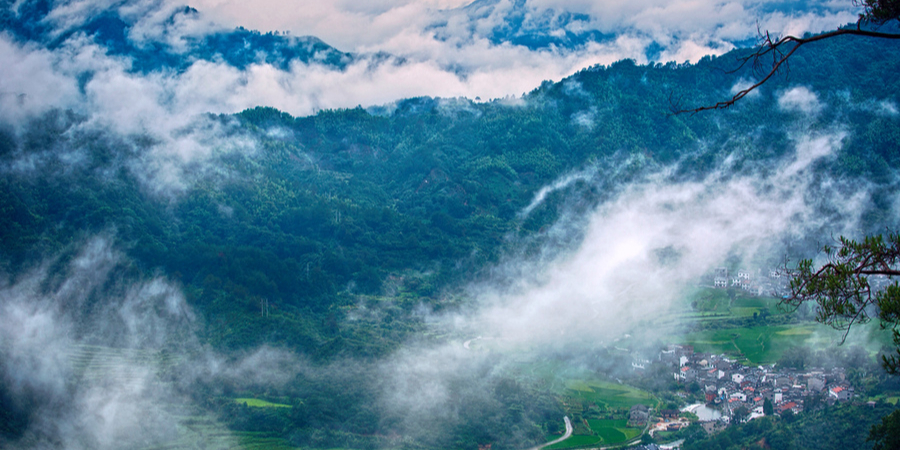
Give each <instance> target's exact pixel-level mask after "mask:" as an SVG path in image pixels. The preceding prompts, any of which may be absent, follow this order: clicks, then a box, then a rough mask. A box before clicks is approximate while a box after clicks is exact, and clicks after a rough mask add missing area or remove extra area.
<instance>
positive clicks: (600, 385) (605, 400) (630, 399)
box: [566, 380, 657, 408]
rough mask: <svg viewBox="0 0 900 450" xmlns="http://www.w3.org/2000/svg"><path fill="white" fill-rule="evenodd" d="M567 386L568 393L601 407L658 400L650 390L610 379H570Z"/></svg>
mask: <svg viewBox="0 0 900 450" xmlns="http://www.w3.org/2000/svg"><path fill="white" fill-rule="evenodd" d="M566 387H567V390H566V395H568V396H570V397H573V398H577V399H578V400H580V401H581V402H583V403H594V404H596V405H597V406H599V407H601V408H631V407H632V406H634V405H637V404H638V403H642V404H645V405H648V406H652V405H654V404H656V402H657V400H656V398H655V397H653V396H652V395H651V394H650V393H649V392H646V391H642V390H640V389H638V388H634V387H631V386H626V385H624V384H617V383H612V382H609V381H583V380H578V381H570V382H569V383H567V384H566Z"/></svg>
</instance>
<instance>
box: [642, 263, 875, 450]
mask: <svg viewBox="0 0 900 450" xmlns="http://www.w3.org/2000/svg"><path fill="white" fill-rule="evenodd" d="M754 272H755V273H754ZM882 278H884V277H873V280H872V284H873V286H875V287H876V288H879V287H882V285H884V284H887V283H888V281H889V280H887V279H882ZM701 284H702V285H706V286H708V287H713V288H718V289H740V290H741V291H743V292H745V293H746V294H749V295H753V296H764V295H765V296H772V297H775V298H785V297H787V296H788V295H790V275H789V274H788V273H786V272H785V271H784V270H780V269H768V270H763V269H759V270H756V271H750V270H739V271H736V273H732V274H729V271H728V270H727V269H726V268H718V269H716V270H715V271H714V272H713V273H711V274H709V275H708V276H707V277H706V278H705V279H704V280H703V281H702V282H701ZM654 365H656V366H657V367H655V368H654V367H652V366H654ZM659 366H663V367H665V369H661V368H660V367H659ZM631 367H632V369H633V370H634V372H635V374H636V375H641V374H649V373H656V374H659V373H668V374H670V376H671V377H672V379H673V380H674V381H675V382H677V384H678V385H679V386H681V387H682V388H683V389H684V391H688V390H690V391H693V392H695V393H696V392H697V391H700V392H701V393H702V394H701V395H700V396H699V397H700V398H701V399H702V401H701V402H698V403H694V404H691V405H689V406H686V407H683V408H681V409H680V410H659V411H654V412H651V410H650V409H649V408H648V407H647V406H646V405H643V404H638V405H634V406H633V407H632V408H631V410H630V412H629V416H628V418H629V420H628V424H629V426H634V427H647V429H648V430H649V434H650V435H651V436H652V435H653V434H654V433H655V432H659V431H677V430H679V429H681V428H683V427H686V426H688V425H690V424H691V423H692V422H698V423H699V424H700V425H701V426H702V427H703V429H704V431H706V433H708V434H714V433H716V432H718V431H721V430H722V429H724V428H725V427H726V426H727V425H728V424H731V423H740V422H746V421H750V420H753V419H756V418H758V417H762V416H766V415H773V414H777V415H784V414H797V413H800V412H802V411H803V410H804V408H805V407H813V406H815V405H813V404H812V403H815V404H822V403H827V404H834V403H837V402H848V401H850V400H851V399H853V397H854V387H853V386H852V385H851V384H850V382H849V381H848V379H847V374H846V370H845V369H844V368H842V367H833V368H830V369H824V368H809V369H808V370H797V369H794V368H790V367H779V366H777V365H776V364H768V365H756V366H754V365H746V364H745V363H742V362H740V361H738V360H736V359H733V358H729V357H727V356H726V355H725V354H713V353H703V352H695V351H694V347H693V346H691V345H680V344H670V345H668V346H667V347H666V348H664V349H661V350H660V351H659V353H658V354H657V355H655V357H647V356H643V357H642V356H633V359H632V363H631ZM652 369H655V370H652ZM688 386H690V387H691V388H692V389H688V388H687V387H688ZM684 391H682V392H680V393H679V395H682V396H684V397H685V398H686V397H687V395H686V394H685V393H684ZM696 398H697V395H694V399H696ZM870 403H872V402H870ZM686 413H689V414H686Z"/></svg>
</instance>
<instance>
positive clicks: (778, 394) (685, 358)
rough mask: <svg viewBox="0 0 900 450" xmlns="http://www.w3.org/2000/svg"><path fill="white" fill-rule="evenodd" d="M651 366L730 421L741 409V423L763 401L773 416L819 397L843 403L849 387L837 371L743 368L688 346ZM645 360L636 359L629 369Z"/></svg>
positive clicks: (673, 347)
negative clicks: (699, 393)
mask: <svg viewBox="0 0 900 450" xmlns="http://www.w3.org/2000/svg"><path fill="white" fill-rule="evenodd" d="M655 363H657V364H665V365H666V366H667V367H669V368H671V370H672V372H671V373H672V376H673V377H674V379H675V380H677V381H679V382H681V383H684V384H691V383H697V386H700V388H701V389H702V390H703V392H704V393H705V398H706V404H707V405H708V406H710V407H713V408H715V409H716V410H718V411H720V413H721V414H722V416H723V418H725V419H726V420H730V419H731V418H733V417H734V415H735V412H736V411H738V410H740V409H741V407H743V408H744V409H743V410H744V411H745V412H746V413H747V415H746V416H745V418H746V419H753V418H755V417H758V416H761V415H763V409H764V404H765V402H766V400H768V401H769V402H771V404H772V406H773V410H774V412H775V413H778V414H781V413H783V412H784V411H787V410H791V411H792V412H794V413H798V412H800V411H802V410H803V406H804V400H805V399H806V398H808V397H810V396H819V397H820V398H821V399H822V400H824V401H826V402H845V401H848V400H850V399H851V398H853V387H852V386H851V385H850V384H849V383H848V382H847V379H846V375H845V372H844V370H843V369H842V368H835V369H832V370H830V371H825V370H809V371H802V372H801V371H794V370H792V369H787V368H778V367H775V365H774V364H773V365H768V366H756V367H748V366H744V365H743V364H741V363H738V362H736V361H734V360H732V359H728V358H726V357H725V356H724V355H714V354H710V353H695V352H694V349H693V347H691V346H689V345H670V346H668V347H667V348H666V349H664V350H662V351H661V352H660V353H659V355H658V361H656V362H655ZM648 364H649V362H648V361H647V360H646V359H637V360H636V361H635V362H634V363H633V364H632V367H634V369H635V370H643V369H642V368H641V367H644V368H646V367H647V366H648Z"/></svg>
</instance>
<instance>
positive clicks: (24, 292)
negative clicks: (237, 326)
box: [0, 235, 302, 449]
mask: <svg viewBox="0 0 900 450" xmlns="http://www.w3.org/2000/svg"><path fill="white" fill-rule="evenodd" d="M111 242H112V239H111V238H110V236H103V235H101V236H95V237H93V238H90V239H88V240H87V241H85V242H83V243H82V244H81V245H80V246H79V247H78V248H76V249H72V250H70V251H66V252H64V253H63V254H62V255H60V256H58V257H57V258H56V259H54V260H50V261H47V262H45V263H44V264H43V265H41V266H40V267H37V268H35V269H33V270H31V271H30V272H27V273H25V274H21V275H19V276H17V277H16V278H15V279H11V278H9V276H5V278H4V279H3V282H2V283H0V313H2V314H0V359H2V361H3V362H2V364H0V380H2V384H0V389H2V395H3V396H4V397H5V398H7V399H11V401H12V403H10V404H8V405H4V406H5V407H8V408H10V409H9V410H8V411H9V412H10V413H12V414H14V416H18V418H19V419H20V420H21V421H22V423H19V424H18V425H19V428H18V429H17V431H18V432H20V433H21V435H20V436H19V437H18V438H16V439H14V440H13V441H12V442H5V443H4V442H0V446H5V445H11V446H13V447H15V448H23V449H25V448H48V447H49V448H70V449H80V448H95V449H113V448H123V447H130V446H147V445H161V444H163V443H165V442H172V441H173V440H175V439H177V438H178V437H179V433H180V431H179V424H180V420H181V418H179V416H177V415H174V414H172V411H171V408H172V406H173V405H175V406H178V407H185V406H187V405H190V404H191V400H190V396H189V394H190V392H191V389H193V388H194V387H195V386H196V385H197V383H205V384H212V385H222V384H226V383H227V384H231V385H235V386H244V387H246V386H249V385H251V384H252V385H255V386H279V385H282V384H283V383H285V382H286V381H287V380H289V379H290V378H291V377H293V376H295V375H296V373H298V372H299V371H301V369H302V365H301V364H300V362H299V360H298V358H296V357H294V356H292V355H290V354H288V353H286V352H283V351H280V350H273V349H269V348H265V347H264V348H261V349H257V350H255V351H253V352H251V353H248V354H247V355H245V356H237V357H228V358H226V357H224V356H222V355H219V354H218V353H216V352H214V351H212V350H209V349H208V348H206V347H205V346H204V345H202V344H201V343H200V342H199V341H198V340H197V337H196V331H197V330H198V329H199V323H198V318H197V317H196V316H195V315H194V313H193V312H192V311H191V308H190V307H189V306H188V305H187V303H186V302H185V299H184V296H183V295H182V293H181V291H180V289H179V288H178V287H177V286H176V285H174V284H173V283H171V282H170V281H168V280H167V279H165V278H163V277H155V278H149V279H129V278H128V277H126V276H124V275H123V274H125V273H127V271H126V270H123V269H124V268H125V267H127V266H128V264H129V262H128V260H127V259H126V258H125V257H124V256H123V254H122V253H120V252H119V251H118V250H117V249H115V248H114V247H113V246H112V244H111ZM164 355H168V356H169V357H164ZM170 357H174V358H170ZM174 364H178V366H177V369H178V370H173V367H174V366H173V365H174ZM223 439H227V433H226V435H224V436H223Z"/></svg>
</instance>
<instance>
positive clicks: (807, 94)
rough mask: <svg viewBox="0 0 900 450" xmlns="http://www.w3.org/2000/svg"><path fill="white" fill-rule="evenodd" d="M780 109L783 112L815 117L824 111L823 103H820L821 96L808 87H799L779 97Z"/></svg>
mask: <svg viewBox="0 0 900 450" xmlns="http://www.w3.org/2000/svg"><path fill="white" fill-rule="evenodd" d="M778 108H780V109H781V110H782V111H790V112H801V113H804V114H807V115H815V114H818V113H819V111H821V110H822V103H821V102H819V96H818V95H816V93H815V92H813V91H811V90H809V88H807V87H804V86H797V87H794V88H791V89H788V90H787V91H785V92H782V93H781V94H780V95H779V96H778Z"/></svg>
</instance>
